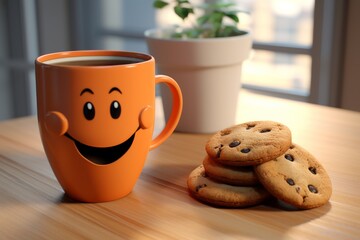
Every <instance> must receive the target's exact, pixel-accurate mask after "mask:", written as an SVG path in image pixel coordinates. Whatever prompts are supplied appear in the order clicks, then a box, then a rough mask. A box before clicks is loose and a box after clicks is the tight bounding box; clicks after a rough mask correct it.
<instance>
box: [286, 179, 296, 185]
mask: <svg viewBox="0 0 360 240" xmlns="http://www.w3.org/2000/svg"><path fill="white" fill-rule="evenodd" d="M286 182H287V183H288V184H289V185H290V186H294V185H295V182H294V180H293V179H292V178H287V179H286Z"/></svg>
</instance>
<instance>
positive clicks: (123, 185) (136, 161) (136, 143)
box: [35, 50, 182, 202]
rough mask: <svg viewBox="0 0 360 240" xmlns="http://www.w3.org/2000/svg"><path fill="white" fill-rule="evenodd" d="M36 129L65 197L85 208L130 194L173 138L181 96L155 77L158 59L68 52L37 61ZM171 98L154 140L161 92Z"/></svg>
mask: <svg viewBox="0 0 360 240" xmlns="http://www.w3.org/2000/svg"><path fill="white" fill-rule="evenodd" d="M35 67H36V94H37V108H38V123H39V129H40V135H41V139H42V143H43V146H44V150H45V153H46V156H47V158H48V160H49V162H50V165H51V168H52V170H53V172H54V174H55V176H56V178H57V179H58V181H59V183H60V185H61V186H62V188H63V189H64V191H65V193H66V194H67V195H69V196H70V197H71V198H73V199H76V200H78V201H82V202H104V201H111V200H115V199H118V198H121V197H123V196H126V195H127V194H129V193H130V192H131V191H132V189H133V187H134V185H135V183H136V181H137V179H138V177H139V175H140V173H141V171H142V168H143V166H144V163H145V160H146V156H147V154H148V152H149V150H152V149H154V148H156V147H157V146H159V145H160V144H161V143H163V142H164V141H165V140H166V139H167V138H168V137H169V136H170V135H171V134H172V132H173V131H174V129H175V127H176V125H177V123H178V121H179V118H180V115H181V111H182V94H181V90H180V88H179V86H178V84H177V83H176V82H175V80H173V79H172V78H170V77H168V76H163V75H155V60H154V58H153V57H152V56H150V55H147V54H143V53H135V52H124V51H105V50H94V51H69V52H58V53H51V54H47V55H43V56H40V57H38V58H37V59H36V61H35ZM157 83H164V84H166V85H167V86H168V87H169V88H170V90H171V93H172V94H173V105H172V107H173V111H172V115H171V118H170V119H169V120H168V122H167V123H166V125H165V128H164V129H163V130H162V132H160V134H159V135H158V136H157V137H155V138H154V139H153V136H152V135H153V130H154V121H155V110H154V108H155V85H156V84H157Z"/></svg>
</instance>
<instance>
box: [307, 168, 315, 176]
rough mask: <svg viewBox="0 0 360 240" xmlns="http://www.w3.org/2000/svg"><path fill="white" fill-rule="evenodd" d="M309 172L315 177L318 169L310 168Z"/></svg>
mask: <svg viewBox="0 0 360 240" xmlns="http://www.w3.org/2000/svg"><path fill="white" fill-rule="evenodd" d="M309 171H310V172H311V173H312V174H314V175H315V174H316V168H315V167H309Z"/></svg>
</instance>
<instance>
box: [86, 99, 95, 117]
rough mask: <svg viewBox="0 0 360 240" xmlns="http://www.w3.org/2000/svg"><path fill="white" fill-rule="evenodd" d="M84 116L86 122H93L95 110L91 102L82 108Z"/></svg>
mask: <svg viewBox="0 0 360 240" xmlns="http://www.w3.org/2000/svg"><path fill="white" fill-rule="evenodd" d="M83 113H84V116H85V118H86V119H87V120H93V119H94V117H95V108H94V105H93V104H92V103H91V102H86V103H85V104H84V108H83Z"/></svg>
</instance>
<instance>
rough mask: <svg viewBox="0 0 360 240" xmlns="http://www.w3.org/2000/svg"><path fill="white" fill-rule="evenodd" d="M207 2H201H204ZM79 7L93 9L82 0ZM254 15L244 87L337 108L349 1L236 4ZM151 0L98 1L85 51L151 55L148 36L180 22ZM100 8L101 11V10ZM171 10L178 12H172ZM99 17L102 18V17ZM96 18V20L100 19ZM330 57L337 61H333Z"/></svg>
mask: <svg viewBox="0 0 360 240" xmlns="http://www.w3.org/2000/svg"><path fill="white" fill-rule="evenodd" d="M203 1H207V0H197V2H203ZM82 2H83V3H82V4H78V5H77V6H78V8H79V7H81V8H83V7H85V5H89V2H88V1H84V0H82ZM236 2H237V4H238V6H239V8H240V9H241V10H244V11H245V12H249V13H250V16H249V15H246V14H242V16H240V19H241V22H240V24H242V26H243V27H244V28H248V29H251V31H252V33H253V36H254V43H253V52H252V54H251V56H250V59H249V60H247V61H246V62H245V63H244V68H243V75H242V83H243V87H244V88H247V89H252V90H255V91H259V92H262V93H266V94H272V95H276V96H280V97H286V98H293V99H297V100H301V101H308V102H314V103H321V104H326V105H335V102H336V100H337V97H338V95H339V94H338V92H337V91H336V86H337V82H338V74H339V67H337V66H340V65H338V64H337V61H339V59H340V56H341V48H340V47H339V46H340V43H341V41H342V39H341V34H339V33H341V26H342V19H343V16H342V13H343V10H344V5H345V3H344V1H341V0H292V1H288V0H236ZM151 5H152V1H149V0H133V1H125V0H111V1H100V0H98V1H96V0H92V1H91V4H90V6H92V7H91V8H92V9H91V11H90V12H87V13H86V14H87V16H85V15H83V18H82V20H80V21H82V23H83V24H82V25H83V26H85V28H87V30H88V31H89V32H91V33H93V35H91V36H90V38H87V40H88V42H87V43H85V44H83V45H82V46H79V47H82V48H104V49H125V50H134V51H147V49H146V44H145V41H144V38H143V32H144V31H145V30H146V29H148V28H153V27H155V26H165V25H167V24H174V23H178V22H179V21H178V19H173V18H171V17H172V16H173V15H172V14H171V13H170V14H168V13H166V12H164V11H159V12H156V11H154V10H153V9H152V6H151ZM97 9H100V11H97ZM169 11H172V10H171V9H169ZM97 13H98V15H96V14H97ZM94 16H96V17H94ZM329 56H332V57H331V60H329V58H328V57H329Z"/></svg>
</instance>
